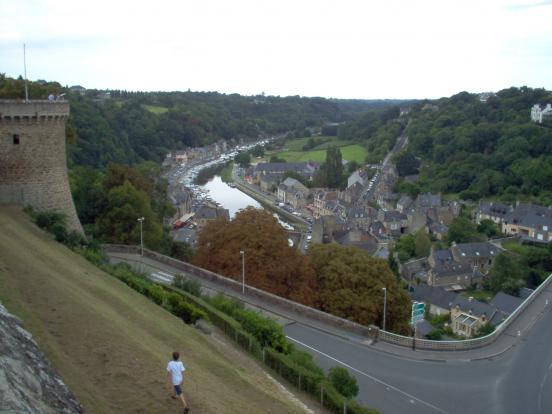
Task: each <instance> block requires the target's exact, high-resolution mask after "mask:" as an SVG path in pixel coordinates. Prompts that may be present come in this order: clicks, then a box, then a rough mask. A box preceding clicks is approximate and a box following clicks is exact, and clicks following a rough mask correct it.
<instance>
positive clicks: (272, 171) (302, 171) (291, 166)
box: [253, 162, 318, 183]
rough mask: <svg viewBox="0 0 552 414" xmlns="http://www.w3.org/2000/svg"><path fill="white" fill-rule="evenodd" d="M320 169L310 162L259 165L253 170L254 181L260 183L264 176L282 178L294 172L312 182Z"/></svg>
mask: <svg viewBox="0 0 552 414" xmlns="http://www.w3.org/2000/svg"><path fill="white" fill-rule="evenodd" d="M317 169H318V165H317V164H315V163H308V162H299V163H294V162H268V163H259V164H257V165H256V166H255V168H254V170H253V181H254V182H255V183H258V182H259V181H260V180H261V177H262V176H266V175H272V176H274V177H277V178H279V179H280V178H281V177H282V176H283V175H284V173H286V172H288V171H289V172H294V173H296V174H299V175H300V176H302V177H303V178H305V179H306V180H307V181H312V178H313V176H314V173H315V172H316V170H317Z"/></svg>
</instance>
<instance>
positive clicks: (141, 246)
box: [138, 217, 144, 256]
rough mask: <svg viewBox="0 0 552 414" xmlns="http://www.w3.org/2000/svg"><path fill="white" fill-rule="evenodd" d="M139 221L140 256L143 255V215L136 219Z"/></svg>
mask: <svg viewBox="0 0 552 414" xmlns="http://www.w3.org/2000/svg"><path fill="white" fill-rule="evenodd" d="M138 221H139V222H140V256H143V255H144V231H143V227H142V223H143V222H144V217H140V218H139V219H138Z"/></svg>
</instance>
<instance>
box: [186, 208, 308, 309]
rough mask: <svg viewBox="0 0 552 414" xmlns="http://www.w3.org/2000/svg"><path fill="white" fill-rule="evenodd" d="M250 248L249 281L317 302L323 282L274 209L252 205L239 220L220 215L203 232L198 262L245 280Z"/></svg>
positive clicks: (247, 280)
mask: <svg viewBox="0 0 552 414" xmlns="http://www.w3.org/2000/svg"><path fill="white" fill-rule="evenodd" d="M240 251H244V252H245V280H246V283H247V284H248V285H251V286H255V287H257V288H259V289H262V290H265V291H267V292H271V293H274V294H276V295H279V296H282V297H285V298H288V299H291V300H295V301H298V302H301V303H304V304H307V305H316V304H317V302H318V299H317V286H316V279H315V277H314V272H313V269H312V267H311V265H310V263H309V261H308V260H307V258H306V257H305V256H303V255H302V254H301V253H300V252H299V251H297V249H295V248H293V247H289V245H288V235H287V232H286V231H285V230H284V228H283V227H282V226H280V225H279V224H278V222H277V221H276V219H275V218H274V217H273V216H272V214H270V213H268V212H266V211H264V210H257V209H255V208H253V207H248V208H246V209H244V210H241V211H239V212H238V213H237V214H236V216H235V217H234V219H233V220H231V221H226V220H222V219H219V220H215V221H213V222H211V223H209V224H207V225H206V226H205V227H204V228H203V229H202V230H201V232H200V233H199V238H198V245H197V250H196V254H195V256H194V259H193V262H194V263H195V264H196V265H198V266H201V267H204V268H206V269H209V270H211V271H213V272H218V273H221V274H223V275H225V276H228V277H231V278H233V279H236V280H239V281H241V278H242V259H241V256H240Z"/></svg>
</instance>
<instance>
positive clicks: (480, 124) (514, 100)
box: [399, 87, 552, 204]
mask: <svg viewBox="0 0 552 414" xmlns="http://www.w3.org/2000/svg"><path fill="white" fill-rule="evenodd" d="M550 102H552V93H551V92H549V91H545V90H543V89H531V88H527V87H522V88H509V89H505V90H502V91H500V92H498V93H496V94H495V95H494V96H491V97H490V98H489V99H488V100H487V101H486V102H482V101H480V100H479V98H478V95H474V94H469V93H467V92H461V93H459V94H457V95H454V96H452V97H450V98H443V99H440V100H437V101H434V102H432V105H425V106H424V104H419V105H416V106H415V107H414V108H413V110H412V112H411V114H410V118H411V122H410V125H409V126H408V130H407V132H408V136H409V145H408V148H407V151H408V155H409V157H410V159H412V158H413V157H412V156H414V157H417V158H418V159H419V160H420V161H421V168H420V181H419V182H418V183H416V184H415V185H412V184H403V185H402V189H403V190H407V191H409V192H414V193H415V192H419V191H434V192H437V191H442V192H444V193H453V194H458V195H459V197H460V198H463V199H472V200H477V199H480V198H497V199H502V200H505V201H513V200H519V199H526V200H530V201H533V202H536V203H539V204H550V203H552V129H551V128H549V127H543V126H540V125H537V124H536V123H533V122H531V120H530V112H531V107H532V106H533V105H534V104H543V103H550ZM403 155H404V154H403ZM399 188H401V186H399Z"/></svg>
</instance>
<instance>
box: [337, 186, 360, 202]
mask: <svg viewBox="0 0 552 414" xmlns="http://www.w3.org/2000/svg"><path fill="white" fill-rule="evenodd" d="M363 191H364V187H362V185H361V184H360V183H358V182H355V183H354V184H352V185H350V186H349V187H347V188H346V189H345V191H340V192H339V200H340V201H341V202H342V203H343V204H345V205H348V206H350V205H352V204H354V203H356V202H357V200H358V199H359V198H360V196H361V195H362V193H363Z"/></svg>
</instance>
